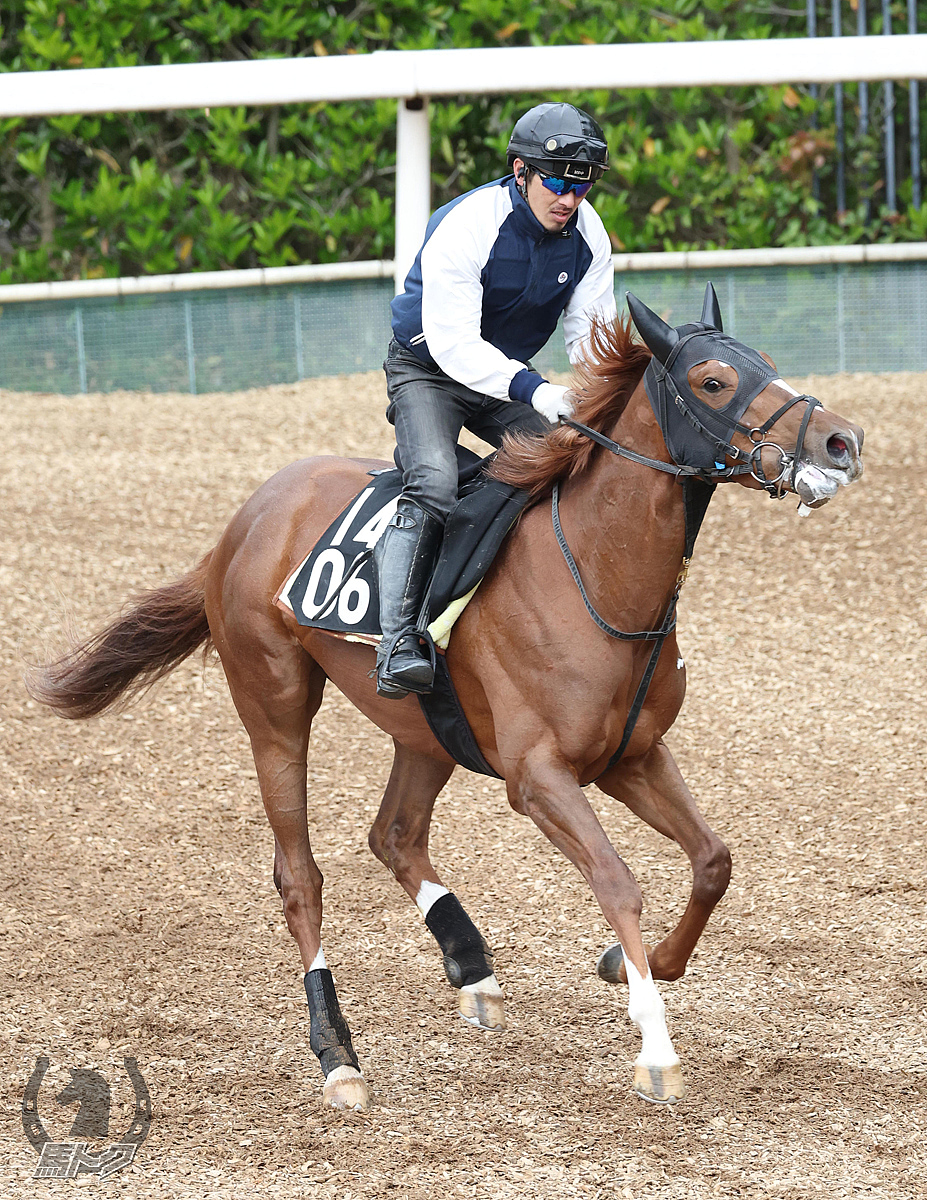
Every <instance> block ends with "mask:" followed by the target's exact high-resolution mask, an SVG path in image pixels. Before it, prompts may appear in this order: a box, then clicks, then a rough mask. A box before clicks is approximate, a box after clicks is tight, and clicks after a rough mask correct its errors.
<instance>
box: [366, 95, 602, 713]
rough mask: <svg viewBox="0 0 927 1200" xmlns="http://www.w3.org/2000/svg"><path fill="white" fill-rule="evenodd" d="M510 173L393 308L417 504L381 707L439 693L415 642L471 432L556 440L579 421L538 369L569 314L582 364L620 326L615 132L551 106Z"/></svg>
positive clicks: (392, 375)
mask: <svg viewBox="0 0 927 1200" xmlns="http://www.w3.org/2000/svg"><path fill="white" fill-rule="evenodd" d="M508 166H509V170H510V171H511V174H509V175H506V176H505V177H504V178H502V179H496V180H493V181H492V182H491V183H487V184H484V185H483V186H482V187H478V188H475V189H474V190H473V191H470V192H467V193H465V194H464V195H463V196H459V197H458V198H457V199H456V200H452V201H451V202H450V203H449V204H445V205H444V207H443V208H439V209H438V210H437V212H435V213H434V214H433V215H432V217H431V220H430V221H429V222H428V228H427V230H426V232H425V241H424V244H423V245H422V248H421V250H419V252H418V255H417V257H416V259H415V262H414V264H413V266H412V268H411V270H410V271H409V274H408V275H407V276H406V280H405V288H404V291H403V292H402V294H401V295H398V296H397V297H396V298H395V300H393V302H392V327H393V340H392V341H391V342H390V346H389V351H388V354H387V358H386V362H385V363H384V364H383V366H384V370H385V371H386V384H387V395H388V398H389V407H388V409H387V413H386V415H387V418H388V420H389V421H391V422H392V424H393V425H395V427H396V441H397V444H398V450H399V461H400V463H401V464H402V478H403V489H402V495H401V496H400V499H399V503H398V507H397V510H396V515H395V516H394V517H393V519H392V521H391V522H390V525H389V526H388V527H387V529H386V531H385V533H384V534H383V536H382V537H381V538H380V540H379V541H378V542H377V544H376V549H375V551H374V556H375V561H376V564H377V571H378V577H379V587H380V628H381V630H382V632H383V638H382V641H381V642H380V645H379V646H378V648H377V693H378V694H379V695H381V696H389V697H393V698H396V699H399V698H401V697H403V696H405V695H407V694H408V693H409V692H417V693H419V694H425V693H427V692H429V691H430V690H431V686H432V683H433V671H432V667H431V660H430V657H429V655H428V652H427V650H426V649H425V647H423V645H422V642H421V639H420V637H419V635H418V633H417V632H416V628H415V627H416V622H417V621H418V618H419V614H420V610H421V608H422V603H423V600H424V593H425V589H426V588H427V585H428V581H429V579H430V576H431V571H432V568H433V566H434V563H435V559H436V556H437V552H438V549H439V547H440V542H441V534H442V532H443V529H444V523H445V521H446V519H447V516H448V513H449V512H450V510H451V508H452V507H453V506H454V504H455V503H456V500H457V458H456V451H455V447H456V443H457V438H458V436H459V434H460V430H461V428H462V427H464V426H466V428H467V429H469V430H471V431H472V432H473V433H475V434H477V436H479V437H481V438H483V439H484V440H485V441H487V442H489V443H490V445H492V446H499V445H501V442H502V437H503V435H504V434H505V433H506V432H507V431H509V430H513V431H514V430H527V431H529V432H544V431H545V430H548V429H550V427H551V424H555V423H556V422H557V421H558V420H559V419H560V418H561V417H565V416H569V415H570V414H571V413H572V411H573V401H572V399H571V396H570V393H569V391H568V390H567V388H565V387H561V386H558V385H556V384H553V383H548V382H547V380H545V379H543V378H542V377H541V376H540V375H539V374H538V373H537V372H536V371H535V370H534V369H533V368H532V366H531V364H530V361H529V360H530V359H531V356H532V355H533V354H536V353H537V352H538V351H539V350H540V349H541V347H542V346H544V345H545V344H546V342H547V341H548V339H549V338H550V336H551V335H552V334H553V332H554V330H555V329H556V326H557V322H558V320H559V319H560V317H561V315H562V317H563V331H564V336H565V339H566V348H567V353H568V355H569V358H570V361H571V362H576V361H577V359H578V358H579V357H580V355H581V354H582V352H583V348H584V345H585V343H586V342H587V340H588V337H589V334H590V330H591V327H592V322H593V319H594V318H598V319H599V320H603V321H610V320H613V319H614V318H615V316H616V315H617V311H616V307H615V294H614V269H613V265H612V250H611V245H610V243H609V239H608V234H607V233H606V232H605V227H604V226H603V224H602V220H601V218H600V217H599V215H598V214H597V213H596V211H595V209H594V208H593V207H592V206H591V205H589V204H583V199H584V198H585V196H586V194H587V192H588V191H589V189H590V188H591V187H592V185H593V184H594V183H595V181H596V180H597V179H599V178H600V177H601V176H602V174H603V173H604V172H605V170H606V168H607V167H608V147H607V145H606V143H605V138H604V135H603V133H602V130H601V129H600V128H599V126H598V125H597V124H596V122H595V121H594V120H593V119H592V118H591V117H590V116H589V115H588V114H587V113H584V112H582V111H581V110H580V109H578V108H574V107H573V105H572V104H551V103H548V104H538V105H537V106H536V107H534V108H532V109H531V110H530V111H529V112H527V113H525V115H524V116H523V117H521V118H520V119H519V120H518V121H517V122H516V124H515V128H514V129H513V131H512V136H511V138H510V140H509V144H508Z"/></svg>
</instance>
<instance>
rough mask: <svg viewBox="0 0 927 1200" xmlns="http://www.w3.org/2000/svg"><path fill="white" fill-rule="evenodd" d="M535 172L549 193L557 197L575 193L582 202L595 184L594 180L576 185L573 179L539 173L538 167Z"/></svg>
mask: <svg viewBox="0 0 927 1200" xmlns="http://www.w3.org/2000/svg"><path fill="white" fill-rule="evenodd" d="M534 171H535V172H536V173H537V176H538V178H539V179H540V181H541V183H543V185H544V186H545V187H546V188H547V190H548V191H549V192H553V193H554V195H555V196H564V195H566V193H567V192H575V193H576V199H577V200H582V198H583V196H585V194H586V193H587V192H588V191H589V189H590V188H591V187H592V185H593V183H595V180H594V179H592V180H590V181H589V182H588V183H576V182H574V181H573V180H572V179H560V178H559V177H558V176H556V175H546V174H545V173H544V172H543V171H539V170H538V168H537V167H534Z"/></svg>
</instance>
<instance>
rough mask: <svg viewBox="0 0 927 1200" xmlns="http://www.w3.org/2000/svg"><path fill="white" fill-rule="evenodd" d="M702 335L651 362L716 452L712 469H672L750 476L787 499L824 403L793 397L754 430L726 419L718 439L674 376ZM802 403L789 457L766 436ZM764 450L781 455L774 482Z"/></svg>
mask: <svg viewBox="0 0 927 1200" xmlns="http://www.w3.org/2000/svg"><path fill="white" fill-rule="evenodd" d="M700 336H704V333H703V331H701V330H698V331H696V332H694V333H689V334H686V335H685V336H684V337H681V338H680V339H679V341H678V342H677V343H676V345H675V347H674V348H673V351H672V353H671V354H670V355H669V357H668V358H667V361H666V364H665V365H664V364H663V363H661V362H660V361H659V360H658V359H657V358H656V357H654V358H653V359H651V362H650V366H651V368H652V369H653V372H654V376H655V378H656V381H657V386H658V388H659V389H660V391H661V392H662V393H663V394H664V395H666V394H668V395H669V397H670V398H671V399H672V401H673V403H674V404H675V406H676V408H677V409H678V410H679V412H680V413H681V415H682V416H683V417H684V418H685V419H686V420H687V421H688V422H689V424H690V425H691V426H692V428H693V429H694V430H695V432H696V433H697V434H698V435H699V436H700V437H701V438H703V439H704V440H705V441H706V442H708V444H709V445H710V446H711V447H712V451H713V454H714V458H715V465H714V467H713V468H704V467H701V468H699V467H688V466H684V465H677V466H675V467H674V468H673V470H674V471H675V473H676V474H678V475H680V476H685V475H689V474H695V475H699V476H700V477H701V478H703V479H731V478H733V477H734V476H736V475H747V474H749V475H751V476H752V477H753V478H754V479H755V480H756V481H757V483H759V484H761V485H762V487H763V490H764V491H765V492H766V494H767V495H768V496H769V497H770V498H771V499H773V500H783V499H785V497H786V495H787V494H788V493H787V490H786V489H785V487H784V486H783V482H784V480H785V478H786V476H788V477H789V487H790V488H791V489H792V490H794V488H795V479H796V476H797V474H798V470H799V467H800V465H801V456H802V451H803V450H804V448H805V435H806V433H807V431H808V424H809V422H810V421H811V416H812V414H813V412H814V410H815V409H816V408H821V407H823V406H822V404H821V401H820V400H818V399H817V397H815V396H808V395H801V396H792V397H791V398H790V399H788V400H787V401H786V402H785V403H784V404H782V405H781V406H780V407H779V408H777V409H776V411H775V412H774V413H773V414H772V416H771V417H769V418H768V419H767V420H766V421H764V422H763V424H762V425H757V426H754V427H752V428H751V427H749V426H746V425H743V424H742V423H741V422H740V421H738V420H736V419H733V418H729V419H727V420H726V421H725V425H726V429H725V435H724V436H719V434H717V433H715V432H714V431H713V430H712V429H710V428H709V427H708V425H707V424H706V422H705V420H703V419H702V418H700V417H699V415H698V414H697V412H696V411H695V410H694V409H693V407H692V405H691V404H689V403H687V402H686V401H685V400H684V399H683V398H682V396H681V395H680V394H679V391H680V389H679V386H678V385H677V383H676V381H675V380H674V379H673V374H672V362H673V361H674V360H675V358H676V357H677V355H678V353H679V351H680V350H681V349H682V347H683V346H684V345H685V344H686V343H687V342H688V341H690V340H691V339H692V338H696V337H700ZM802 401H804V402H805V404H806V405H807V408H806V409H805V411H804V413H803V415H802V420H801V424H800V426H799V429H798V436H797V438H796V441H795V449H794V451H793V452H792V453H791V454H788V453H787V452H786V451H785V450H783V448H782V447H781V446H780V445H779V444H778V442H773V441H769V440H768V439H767V434H768V433H769V432H770V430H771V429H772V428H773V426H774V425H775V424H776V422H777V421H779V420H780V418H782V417H783V416H785V414H786V413H787V412H788V411H789V409H791V408H792V407H793V406H794V405H796V404H799V403H801V402H802ZM705 407H706V409H707V411H708V412H711V413H713V414H714V410H713V409H710V408H708V406H707V405H706V406H705ZM714 415H716V416H718V418H719V420H721V419H722V418H721V417H720V414H714ZM567 424H570V422H567ZM574 428H578V423H577V425H576V426H574ZM580 432H583V433H586V434H587V436H588V430H587V429H586V427H585V426H584V427H583V428H582V429H581V430H580ZM661 432H662V433H663V436H664V439H666V436H667V431H666V429H663V430H661ZM735 433H739V434H741V435H742V436H743V437H745V438H747V439H748V440H749V441H750V442H752V443H753V445H752V448H751V450H749V451H746V450H741V449H740V448H739V447H737V446H735V445H734V444H733V442H732V441H731V440H730V439H731V438H732V437H733V435H734V434H735ZM613 444H614V445H617V444H618V443H617V442H616V443H613ZM765 449H772V450H775V451H776V452H777V453H778V455H779V470H778V473H777V474H776V476H775V478H773V479H769V478H767V476H766V473H765V471H764V470H763V451H764V450H765ZM728 458H731V459H733V460H734V463H733V465H731V466H729V467H728V466H725V459H728ZM639 461H641V462H647V464H648V465H651V466H653V465H655V464H656V463H657V461H658V460H657V459H644V458H643V457H642V456H641V457H640V458H639ZM666 465H667V464H665V463H664V464H663V466H664V467H665V466H666Z"/></svg>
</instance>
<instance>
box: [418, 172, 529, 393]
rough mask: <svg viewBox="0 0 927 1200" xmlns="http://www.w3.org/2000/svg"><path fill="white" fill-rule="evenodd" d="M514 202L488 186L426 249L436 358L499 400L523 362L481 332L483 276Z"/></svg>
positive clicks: (429, 330)
mask: <svg viewBox="0 0 927 1200" xmlns="http://www.w3.org/2000/svg"><path fill="white" fill-rule="evenodd" d="M508 204H509V202H508V197H507V196H506V194H505V192H504V191H501V190H500V189H497V188H486V189H484V190H480V191H478V192H476V193H475V194H474V195H473V196H471V197H468V199H467V200H465V201H464V202H463V203H461V204H458V205H457V206H456V207H455V208H453V209H451V211H450V212H449V213H448V214H447V216H446V217H445V218H444V219H443V220H442V221H441V223H440V225H438V227H437V229H435V231H434V233H433V234H432V235H431V237H430V238H429V239H428V242H427V243H426V244H425V247H424V249H423V250H422V332H423V333H424V335H425V341H426V342H427V344H428V350H429V352H430V353H431V356H432V358H433V359H434V360H435V362H436V363H437V364H438V366H439V367H440V368H441V370H442V371H444V372H446V373H447V374H448V375H450V377H451V378H452V379H456V380H457V381H458V383H462V384H464V385H465V386H466V387H469V388H472V389H473V390H474V391H475V392H482V393H483V394H485V395H487V396H494V397H495V398H496V399H498V400H509V399H511V398H512V397H511V396H510V393H509V388H510V385H511V383H512V380H513V379H514V378H515V376H516V375H518V374H519V372H521V371H527V368H526V366H525V364H524V363H522V362H518V361H517V360H516V359H512V358H508V357H507V356H506V355H505V354H503V353H502V351H501V350H497V349H496V347H495V346H493V345H491V344H490V343H489V342H487V341H485V340H484V339H483V338H482V337H481V336H480V326H481V323H482V316H483V285H482V282H481V275H482V271H483V268H484V266H485V265H486V262H487V261H488V259H489V255H490V252H491V251H492V247H493V244H494V242H495V240H496V236H497V234H498V232H499V226H500V224H501V223H502V221H503V220H504V219H505V216H506V215H507V211H506V207H507V205H508Z"/></svg>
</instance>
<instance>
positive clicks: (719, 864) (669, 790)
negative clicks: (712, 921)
mask: <svg viewBox="0 0 927 1200" xmlns="http://www.w3.org/2000/svg"><path fill="white" fill-rule="evenodd" d="M596 783H597V785H598V786H599V787H600V788H601V789H602V791H603V792H605V793H606V795H609V796H614V797H615V799H616V800H620V801H621V802H622V803H623V804H626V805H627V807H628V808H629V809H630V810H631V812H633V813H634V814H635V815H636V816H638V817H640V818H641V820H643V821H646V822H647V824H648V825H650V826H652V828H654V829H656V830H657V832H658V833H662V834H663V835H664V836H665V837H668V838H672V840H673V841H675V842H677V843H678V844H679V845H680V846H681V848H682V849H683V850H684V851H685V853H686V856H687V857H688V859H689V862H690V863H691V865H692V892H691V895H690V896H689V903H688V904H687V905H686V910H685V912H684V913H683V915H682V918H681V919H680V921H679V924H678V925H677V926H676V928H675V929H674V930H673V931H672V933H670V934H669V935H668V936H667V937H665V938H664V939H663V941H662V942H660V944H659V945H658V946H657V947H656V948H655V949H654V950H653V951H651V952H650V954H649V956H648V957H649V959H650V969H651V971H652V972H653V976H654V978H655V979H679V978H680V976H681V975H683V974H684V973H685V969H686V964H687V963H688V961H689V958H690V956H691V954H692V951H693V950H694V949H695V945H696V943H697V942H698V939H699V937H700V936H701V934H702V930H703V929H704V928H705V926H706V925H707V924H708V918H709V917H710V916H711V913H712V910H713V909H714V907H715V905H716V904H717V903H718V901H719V900H720V899H721V897H722V896H723V895H724V893H725V891H726V890H727V885H728V883H729V882H730V878H731V856H730V853H729V851H728V849H727V847H726V846H725V845H724V843H723V842H722V841H721V839H720V838H719V837H718V835H717V834H716V833H714V832H713V831H712V830H711V829H710V828H709V826H708V824H707V822H706V821H705V818H704V817H703V816H702V814H701V813H700V812H699V810H698V807H697V806H696V803H695V800H694V799H693V796H692V793H691V792H690V791H689V789H688V787H687V786H686V783H685V780H684V779H683V778H682V775H681V774H680V772H679V768H678V767H677V766H676V762H675V760H674V758H673V756H672V755H671V754H670V752H669V750H668V749H667V747H666V746H665V745H664V744H663V742H659V743H658V744H657V745H656V746H654V748H653V749H652V750H651V751H650V753H649V754H646V755H644V756H643V757H642V758H640V759H638V760H632V761H630V762H628V763H618V764H617V765H616V766H614V767H613V768H612V769H611V770H610V771H608V772H607V773H606V774H605V775H603V776H602V777H601V778H600V779H598V780H596ZM599 974H600V975H601V976H602V978H603V979H607V980H608V981H609V982H611V983H617V982H619V981H621V982H626V975H625V969H624V965H623V963H622V962H621V948H620V947H619V946H613V947H610V948H609V949H608V950H606V952H605V953H604V954H603V955H602V958H601V959H600V960H599Z"/></svg>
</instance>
